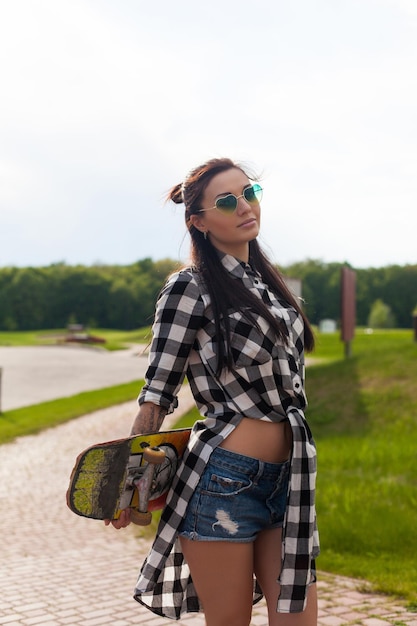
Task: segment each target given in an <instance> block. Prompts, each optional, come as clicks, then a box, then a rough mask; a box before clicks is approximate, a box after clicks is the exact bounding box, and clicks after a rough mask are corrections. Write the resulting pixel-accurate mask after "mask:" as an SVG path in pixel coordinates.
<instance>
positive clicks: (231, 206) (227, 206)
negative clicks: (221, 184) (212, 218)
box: [216, 194, 237, 213]
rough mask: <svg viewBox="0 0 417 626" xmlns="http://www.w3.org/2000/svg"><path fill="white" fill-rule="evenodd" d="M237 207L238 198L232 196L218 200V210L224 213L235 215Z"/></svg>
mask: <svg viewBox="0 0 417 626" xmlns="http://www.w3.org/2000/svg"><path fill="white" fill-rule="evenodd" d="M236 207H237V200H236V197H235V196H233V195H232V194H230V195H228V196H225V197H224V198H218V199H217V200H216V208H217V209H218V210H219V211H223V212H224V213H233V211H234V210H235V209H236Z"/></svg>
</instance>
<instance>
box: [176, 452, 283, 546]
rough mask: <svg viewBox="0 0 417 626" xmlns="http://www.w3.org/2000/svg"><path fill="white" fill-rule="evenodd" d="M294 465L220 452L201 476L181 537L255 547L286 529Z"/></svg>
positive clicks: (215, 454) (211, 459)
mask: <svg viewBox="0 0 417 626" xmlns="http://www.w3.org/2000/svg"><path fill="white" fill-rule="evenodd" d="M289 466H290V462H289V461H285V462H284V463H265V462H263V461H259V460H258V459H254V458H252V457H248V456H243V455H242V454H236V453H235V452H230V451H229V450H225V449H224V448H216V450H214V452H213V453H212V454H211V456H210V459H209V462H208V463H207V465H206V468H205V470H204V472H203V475H202V476H201V479H200V481H199V483H198V485H197V488H196V489H195V491H194V493H193V495H192V497H191V500H190V501H189V503H188V507H187V511H186V514H185V518H184V519H183V521H182V523H181V526H180V528H179V534H180V536H181V537H185V538H186V539H191V540H195V541H233V542H240V543H248V542H251V541H255V539H256V537H257V535H258V533H259V532H260V531H261V530H265V529H271V528H280V527H281V526H282V524H283V521H284V514H285V509H286V505H287V491H288V477H289Z"/></svg>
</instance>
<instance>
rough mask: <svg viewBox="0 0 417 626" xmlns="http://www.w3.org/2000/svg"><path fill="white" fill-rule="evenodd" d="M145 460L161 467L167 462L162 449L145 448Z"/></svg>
mask: <svg viewBox="0 0 417 626" xmlns="http://www.w3.org/2000/svg"><path fill="white" fill-rule="evenodd" d="M143 458H144V459H145V461H147V462H148V463H153V464H154V465H161V463H163V462H164V461H165V452H164V451H163V450H161V448H157V447H155V448H150V447H149V448H145V449H144V451H143Z"/></svg>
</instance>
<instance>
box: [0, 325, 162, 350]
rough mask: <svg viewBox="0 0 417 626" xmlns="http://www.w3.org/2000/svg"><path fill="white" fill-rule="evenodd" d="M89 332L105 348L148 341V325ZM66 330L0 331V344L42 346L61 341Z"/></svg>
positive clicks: (92, 329)
mask: <svg viewBox="0 0 417 626" xmlns="http://www.w3.org/2000/svg"><path fill="white" fill-rule="evenodd" d="M86 332H88V333H89V334H91V335H94V336H97V337H101V338H103V339H105V340H106V343H104V344H100V345H101V346H102V347H103V348H105V349H106V350H122V349H123V348H126V347H127V346H128V345H129V344H132V343H149V341H150V337H151V332H150V327H145V328H138V329H136V330H131V331H126V330H113V329H107V328H89V329H88V331H86ZM67 334H68V333H67V330H66V329H64V328H61V329H60V328H58V329H54V330H27V331H21V332H15V331H0V346H42V345H51V344H56V343H62V341H63V340H64V338H65V337H66V336H67Z"/></svg>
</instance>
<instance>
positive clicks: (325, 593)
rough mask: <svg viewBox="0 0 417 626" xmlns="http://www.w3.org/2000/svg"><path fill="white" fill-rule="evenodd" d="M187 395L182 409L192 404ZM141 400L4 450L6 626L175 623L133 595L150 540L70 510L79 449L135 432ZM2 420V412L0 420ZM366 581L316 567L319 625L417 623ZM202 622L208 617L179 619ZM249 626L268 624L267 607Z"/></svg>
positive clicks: (2, 604) (0, 453) (0, 474)
mask: <svg viewBox="0 0 417 626" xmlns="http://www.w3.org/2000/svg"><path fill="white" fill-rule="evenodd" d="M189 402H190V398H189V394H187V393H186V391H184V395H183V398H182V401H181V402H180V407H181V408H182V409H184V410H185V409H186V408H188V403H189ZM136 409H137V407H136V403H135V402H132V403H127V404H124V405H121V406H118V407H113V408H110V409H105V410H103V411H98V412H96V413H93V414H90V415H86V416H84V417H81V418H79V419H77V420H74V421H72V422H69V423H67V424H63V425H61V426H58V427H57V428H54V429H50V430H47V431H44V432H43V433H41V434H39V435H36V436H30V437H23V438H20V439H18V440H17V441H15V442H12V443H10V444H6V445H4V446H2V447H1V449H0V514H1V519H2V525H1V529H0V544H1V548H0V553H1V569H0V589H1V593H0V626H1V625H7V626H17V625H19V626H37V625H42V626H61V625H65V624H74V625H80V626H100V625H102V624H106V625H110V624H111V625H112V626H128V625H129V624H136V625H138V624H143V625H145V624H146V625H149V626H159V625H161V624H169V623H175V622H171V621H170V620H166V619H163V618H160V617H157V616H155V615H153V613H151V612H149V611H147V610H146V609H144V608H143V607H141V606H140V605H139V604H137V603H136V602H135V601H134V600H133V599H132V591H133V588H134V585H135V582H136V577H137V573H138V570H139V567H140V564H141V562H142V560H143V558H144V556H145V554H146V552H147V550H148V547H149V538H146V537H144V536H141V534H140V533H141V532H142V531H141V530H139V529H138V528H137V527H134V526H130V527H129V528H127V529H125V530H123V531H118V532H117V531H115V530H114V529H110V528H105V527H104V524H103V523H102V522H98V521H94V520H87V519H83V518H81V517H77V516H75V515H74V514H73V513H71V512H70V511H69V510H68V509H67V507H66V503H65V492H66V489H67V485H68V479H69V475H70V472H71V469H72V466H73V463H74V460H75V457H76V455H77V454H78V453H79V452H80V450H82V449H83V448H85V447H87V446H88V445H89V444H91V443H97V442H98V441H104V440H107V439H113V438H117V437H123V436H125V435H126V433H127V432H129V428H130V424H131V421H132V419H133V416H134V414H135V413H136ZM0 419H1V417H0ZM364 588H365V585H364V583H363V581H353V580H350V579H347V578H343V577H339V576H331V575H328V574H324V573H320V582H319V597H320V599H319V606H320V615H319V625H320V626H343V625H347V624H349V625H350V624H352V625H353V624H360V625H361V624H363V625H364V626H387V624H392V625H395V626H401V625H405V624H406V625H407V626H417V614H415V613H408V612H407V611H406V609H405V608H404V607H403V606H401V604H399V603H395V602H394V601H393V600H390V599H389V598H386V597H384V596H378V595H374V594H371V593H363V592H362V591H361V590H363V589H364ZM177 623H178V624H179V625H180V626H181V625H184V626H185V625H188V626H203V625H204V624H205V621H204V617H203V616H202V615H189V616H186V617H184V618H183V619H182V620H180V621H179V622H177ZM251 623H252V625H253V626H267V624H268V621H267V614H266V608H265V605H264V603H260V604H259V605H257V606H255V607H254V610H253V619H252V622H251Z"/></svg>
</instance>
